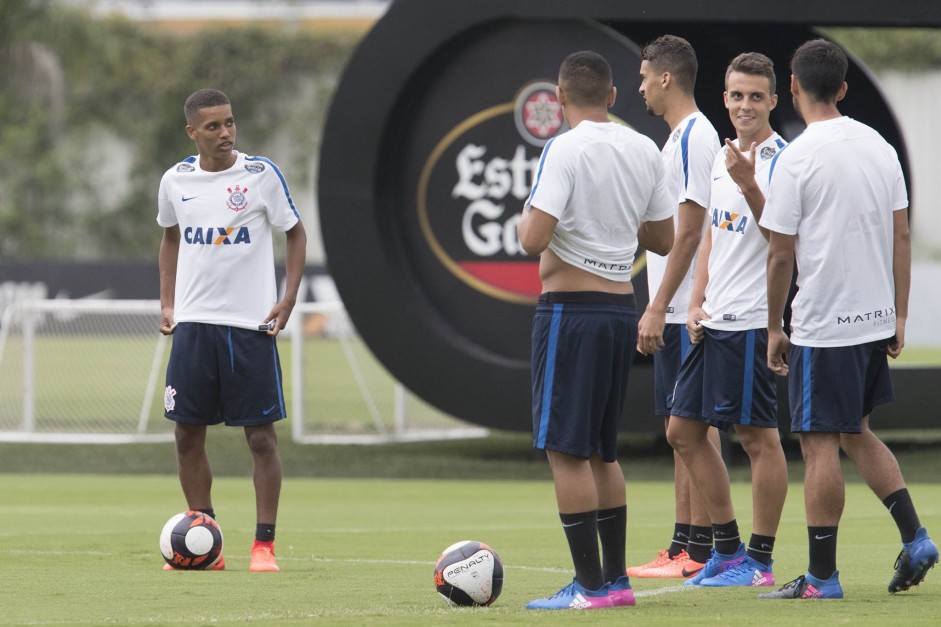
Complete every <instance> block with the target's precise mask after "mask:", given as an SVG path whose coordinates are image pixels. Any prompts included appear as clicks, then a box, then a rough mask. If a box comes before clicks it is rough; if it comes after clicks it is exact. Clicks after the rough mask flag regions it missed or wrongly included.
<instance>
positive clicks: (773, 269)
mask: <svg viewBox="0 0 941 627" xmlns="http://www.w3.org/2000/svg"><path fill="white" fill-rule="evenodd" d="M795 240H796V236H795V235H785V234H784V233H778V232H777V231H771V238H770V239H769V240H768V367H769V368H771V370H772V371H773V372H774V373H775V374H777V375H780V376H782V377H783V376H786V375H787V371H788V364H787V349H788V346H789V345H790V342H789V340H788V338H787V335H785V333H784V327H783V324H784V323H783V319H784V306H785V304H786V303H787V295H788V292H789V291H790V289H791V275H792V274H793V273H794V241H795Z"/></svg>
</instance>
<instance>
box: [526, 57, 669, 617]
mask: <svg viewBox="0 0 941 627" xmlns="http://www.w3.org/2000/svg"><path fill="white" fill-rule="evenodd" d="M557 93H558V98H559V102H560V103H561V105H562V109H563V113H564V115H565V119H566V121H567V122H568V124H569V127H570V128H571V130H570V131H568V132H566V133H564V134H562V135H560V136H558V137H556V138H554V139H552V140H550V141H549V143H547V144H546V146H545V148H544V149H543V152H542V157H541V158H540V161H539V168H538V170H537V174H536V176H535V180H534V181H533V187H532V192H531V194H530V196H529V199H528V200H527V201H526V205H525V207H524V209H523V215H522V217H521V219H520V222H519V225H518V235H519V240H520V244H521V245H522V246H523V249H524V250H525V251H526V252H527V253H529V254H531V255H539V278H540V281H541V282H542V291H543V293H542V295H541V296H540V297H539V301H538V304H537V306H536V313H535V316H534V318H533V332H532V338H533V340H532V341H533V346H532V383H533V385H532V391H533V445H534V447H535V448H537V449H540V450H544V451H546V456H547V458H548V460H549V466H550V467H551V469H552V478H553V481H554V483H555V492H556V503H557V505H558V508H559V517H560V518H561V521H562V528H563V531H564V532H565V537H566V539H567V541H568V545H569V550H570V552H571V555H572V562H573V564H574V566H575V578H574V579H573V581H572V583H570V584H568V585H566V586H564V587H563V588H562V589H561V590H560V591H559V592H558V593H557V594H555V595H553V596H551V597H548V598H544V599H536V600H534V601H532V602H530V603H529V604H528V605H527V606H526V607H527V608H528V609H545V610H558V609H583V610H586V609H598V608H606V607H613V606H627V605H634V593H633V591H632V590H631V586H630V582H629V580H628V578H627V576H626V575H625V572H624V571H625V554H624V547H625V543H626V525H627V507H626V505H625V503H626V499H625V489H624V474H623V473H622V472H621V467H620V466H619V465H618V462H617V423H618V418H619V416H620V413H621V410H622V408H623V406H624V393H625V389H626V386H627V376H628V372H629V370H630V366H631V362H632V360H633V355H634V346H635V342H636V334H637V311H636V309H635V306H634V296H633V292H634V289H633V286H632V285H631V266H632V263H633V260H634V253H635V252H636V249H637V245H638V242H639V243H640V244H641V245H642V246H644V247H645V248H647V249H648V250H654V251H657V252H659V253H661V254H666V253H667V252H668V251H669V249H670V246H671V245H672V243H673V210H674V206H673V200H672V198H671V196H670V194H669V193H668V191H667V187H666V183H665V179H664V173H663V164H662V163H661V160H660V156H659V155H658V154H657V148H656V146H655V145H654V143H653V142H652V141H651V140H650V139H649V138H647V137H645V136H643V135H640V134H639V133H637V132H636V131H634V130H632V129H630V128H628V127H626V126H621V125H620V124H616V123H614V122H611V121H610V120H609V119H608V109H609V108H610V107H611V106H612V105H613V104H614V99H615V97H616V91H615V88H614V86H613V84H612V78H611V68H610V66H609V65H608V62H607V61H606V60H605V59H604V58H603V57H601V56H600V55H598V54H597V53H594V52H589V51H585V52H576V53H573V54H571V55H569V56H568V57H567V58H566V59H565V61H564V62H563V63H562V66H561V68H560V69H559V84H558V87H557ZM599 538H600V541H601V553H602V555H601V556H599V551H598V542H599Z"/></svg>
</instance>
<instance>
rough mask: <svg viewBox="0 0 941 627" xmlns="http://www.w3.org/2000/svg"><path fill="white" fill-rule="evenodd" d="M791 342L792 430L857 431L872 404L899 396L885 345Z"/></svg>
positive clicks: (886, 341)
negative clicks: (818, 345)
mask: <svg viewBox="0 0 941 627" xmlns="http://www.w3.org/2000/svg"><path fill="white" fill-rule="evenodd" d="M888 343H889V340H878V341H876V342H868V343H866V344H858V345H856V346H836V347H826V348H820V347H807V346H797V345H795V344H791V348H790V350H789V351H788V354H787V363H788V366H789V367H790V372H789V374H788V382H787V383H788V400H789V401H790V405H791V431H792V432H795V433H797V432H823V433H859V432H860V425H861V423H862V418H863V417H864V416H868V415H869V414H870V413H872V409H873V407H875V406H876V405H882V404H884V403H889V402H892V401H894V400H895V392H894V391H893V389H892V378H891V377H890V375H889V360H888V359H887V355H886V347H887V346H888Z"/></svg>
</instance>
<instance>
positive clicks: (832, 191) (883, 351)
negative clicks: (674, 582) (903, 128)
mask: <svg viewBox="0 0 941 627" xmlns="http://www.w3.org/2000/svg"><path fill="white" fill-rule="evenodd" d="M847 66H848V62H847V59H846V55H845V54H844V52H843V51H842V50H841V49H840V48H839V47H838V46H837V45H835V44H833V43H830V42H828V41H825V40H823V39H817V40H813V41H808V42H806V43H804V44H802V45H801V46H800V47H799V48H798V49H797V51H796V52H795V53H794V56H793V58H792V60H791V95H792V96H793V100H794V107H795V109H796V110H797V112H798V114H799V115H800V116H801V117H802V118H803V119H804V122H806V123H807V129H806V130H805V131H804V133H803V134H801V135H800V136H799V137H798V138H796V139H795V140H794V141H793V142H792V143H791V144H790V145H789V146H788V147H787V148H786V149H785V150H783V151H781V153H780V154H779V155H778V156H777V157H776V159H775V161H774V163H772V166H771V182H770V186H769V189H768V198H767V204H766V206H765V211H764V213H763V214H762V216H761V225H762V226H763V227H765V228H767V229H768V230H769V231H770V232H771V238H770V245H769V251H768V366H769V367H770V368H771V369H772V370H774V371H775V373H777V374H780V375H785V374H786V375H787V376H788V390H789V392H788V398H789V400H790V409H791V431H794V432H798V433H800V442H801V450H802V452H803V456H804V463H805V472H804V505H805V508H806V514H807V537H808V540H809V543H810V547H809V548H810V551H809V552H810V556H809V557H810V559H809V566H808V569H807V573H806V574H805V575H801V576H800V577H798V578H797V579H795V580H794V581H791V582H789V583H788V584H786V585H785V586H784V587H783V588H781V589H780V590H779V591H776V592H771V593H767V594H763V595H759V596H761V597H762V598H774V599H808V598H823V599H839V598H842V597H843V589H842V587H841V585H840V579H839V571H837V568H836V541H837V527H838V525H839V522H840V517H841V516H842V513H843V505H844V499H845V494H844V485H843V473H842V469H841V467H840V449H841V448H842V449H843V451H844V452H846V454H847V455H848V456H849V457H850V459H852V460H853V462H854V463H855V464H856V467H857V468H858V469H859V472H860V474H861V475H862V477H863V479H864V480H865V481H866V484H867V485H868V486H869V488H870V489H871V490H872V491H873V492H874V493H875V494H876V496H877V497H878V498H879V499H880V500H882V502H883V503H884V504H885V506H886V508H888V510H889V513H890V514H891V515H892V518H893V519H894V521H895V523H896V525H897V526H898V529H899V533H900V535H901V538H902V551H901V553H900V554H899V556H898V560H897V561H896V565H895V568H896V571H895V574H894V576H893V577H892V579H891V581H890V583H889V592H892V593H894V592H899V591H901V590H907V589H909V588H910V587H911V586H913V585H917V584H919V583H921V581H922V580H923V579H924V577H925V574H926V573H927V572H928V569H930V568H931V567H933V566H934V565H935V563H936V562H937V561H938V548H937V546H935V544H934V542H932V541H931V538H929V537H928V534H927V532H926V531H925V528H924V527H923V526H922V525H921V522H920V521H919V518H918V514H917V513H916V511H915V507H914V505H913V504H912V499H911V496H910V495H909V493H908V489H907V488H906V487H905V480H904V479H903V477H902V473H901V471H900V470H899V465H898V462H897V461H896V459H895V456H894V455H893V454H892V452H891V451H890V450H889V449H888V447H886V445H885V444H883V442H882V441H881V440H880V439H879V438H878V437H877V436H876V435H875V434H874V433H873V432H872V431H871V430H870V426H869V417H870V414H871V412H872V410H873V408H874V407H875V406H877V405H881V404H884V403H888V402H890V401H892V400H893V399H894V393H893V390H892V381H891V379H890V376H889V367H888V359H887V356H890V357H893V358H895V357H898V355H899V354H900V353H901V351H902V348H903V347H904V346H905V322H906V319H907V317H908V295H909V287H910V279H911V241H910V233H909V227H908V215H907V208H908V196H907V191H906V188H905V180H904V178H903V176H902V167H901V165H900V163H899V159H898V156H897V155H896V152H895V149H893V148H892V146H890V145H889V144H888V143H887V142H886V141H885V140H884V139H883V138H882V137H881V136H880V135H879V134H878V133H877V132H876V131H875V130H873V129H872V128H870V127H868V126H866V125H865V124H862V123H860V122H857V121H856V120H853V119H851V118H848V117H845V116H843V115H841V114H840V112H839V110H838V109H837V103H838V102H839V101H840V100H842V99H843V97H844V96H845V95H846V89H847V86H846V82H845V80H846V70H847ZM795 259H796V261H797V267H798V274H797V286H798V292H797V296H796V297H795V298H794V302H793V305H792V314H791V334H790V339H788V336H787V335H785V333H784V330H783V328H782V320H781V318H782V314H783V312H784V303H785V300H786V298H787V293H788V288H789V285H790V281H791V274H792V272H793V267H794V261H795Z"/></svg>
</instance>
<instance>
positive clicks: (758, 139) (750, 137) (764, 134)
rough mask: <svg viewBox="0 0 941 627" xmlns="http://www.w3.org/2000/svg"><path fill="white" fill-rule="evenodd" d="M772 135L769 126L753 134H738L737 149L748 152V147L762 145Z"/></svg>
mask: <svg viewBox="0 0 941 627" xmlns="http://www.w3.org/2000/svg"><path fill="white" fill-rule="evenodd" d="M773 133H774V131H773V130H771V127H770V126H765V127H763V128H760V129H758V130H757V131H755V132H754V133H745V134H742V133H739V134H738V147H739V149H741V150H748V147H749V146H751V145H752V144H753V143H754V144H757V145H760V144H762V143H764V142H765V141H767V140H768V138H769V137H771V135H772V134H773Z"/></svg>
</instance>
